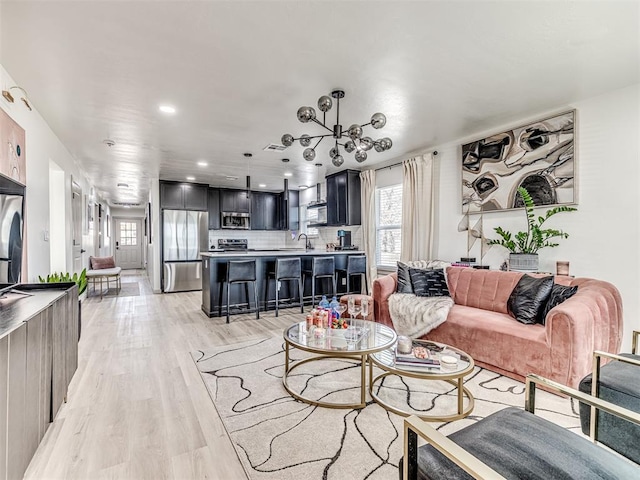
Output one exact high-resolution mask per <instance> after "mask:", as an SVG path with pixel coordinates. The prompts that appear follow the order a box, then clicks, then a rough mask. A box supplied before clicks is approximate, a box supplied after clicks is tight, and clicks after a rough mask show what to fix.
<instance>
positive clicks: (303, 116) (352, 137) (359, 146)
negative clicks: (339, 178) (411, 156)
mask: <svg viewBox="0 0 640 480" xmlns="http://www.w3.org/2000/svg"><path fill="white" fill-rule="evenodd" d="M331 97H333V98H335V99H336V123H335V125H333V128H331V127H329V126H327V112H328V111H329V110H331V107H333V100H331ZM331 97H329V96H327V95H323V96H322V97H320V98H319V99H318V108H319V109H320V111H321V112H322V122H321V121H319V120H318V119H317V118H316V110H315V109H314V108H313V107H300V108H299V109H298V120H300V121H301V122H302V123H309V122H314V123H317V124H318V125H320V126H321V127H323V128H324V129H326V130H328V131H329V132H331V133H325V134H324V135H313V136H311V135H307V134H304V135H301V136H300V137H298V138H293V135H290V134H288V133H285V134H284V135H283V136H282V139H281V142H282V145H284V146H285V147H290V146H291V145H293V142H295V141H296V140H297V141H299V142H300V145H302V146H303V147H307V148H305V150H304V152H302V156H303V157H304V159H305V160H307V161H308V162H312V161H313V160H314V159H315V158H316V148H318V145H319V144H320V142H322V140H324V139H325V138H327V137H333V138H334V139H335V145H334V146H333V147H332V148H331V150H329V156H330V157H331V162H332V163H333V164H334V165H335V166H336V167H340V166H341V165H342V164H343V163H344V158H342V155H341V154H340V147H342V148H344V149H345V151H346V152H348V153H352V152H356V153H355V159H356V161H357V162H360V163H362V162H364V161H365V160H366V159H367V152H368V151H369V150H371V149H372V148H373V149H375V151H376V152H384V151H386V150H389V149H390V148H391V146H392V145H393V142H392V141H391V139H390V138H388V137H384V138H381V139H379V140H373V139H372V138H371V137H363V136H362V135H363V128H364V127H366V126H368V125H371V126H372V127H373V128H375V129H376V130H378V129H380V128H382V127H384V126H385V124H386V123H387V117H385V116H384V115H383V114H382V113H374V114H373V115H371V121H370V122H369V123H364V124H362V125H359V124H357V123H354V124H353V125H351V126H350V127H349V129H348V130H347V131H346V132H343V131H342V125H340V99H341V98H344V91H343V90H334V91H333V92H331ZM343 136H347V137H349V139H348V140H346V141H345V142H344V143H340V140H341V139H342V138H343ZM316 138H317V139H318V141H317V142H316V144H315V145H314V146H313V147H310V145H311V141H312V140H314V139H316Z"/></svg>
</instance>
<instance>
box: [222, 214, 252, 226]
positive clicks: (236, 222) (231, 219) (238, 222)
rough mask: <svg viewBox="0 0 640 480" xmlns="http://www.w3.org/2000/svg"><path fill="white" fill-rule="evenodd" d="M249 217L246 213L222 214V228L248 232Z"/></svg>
mask: <svg viewBox="0 0 640 480" xmlns="http://www.w3.org/2000/svg"><path fill="white" fill-rule="evenodd" d="M249 221H250V216H249V214H248V213H238V212H222V222H221V225H220V226H221V227H222V228H231V229H236V230H249V225H250V223H249Z"/></svg>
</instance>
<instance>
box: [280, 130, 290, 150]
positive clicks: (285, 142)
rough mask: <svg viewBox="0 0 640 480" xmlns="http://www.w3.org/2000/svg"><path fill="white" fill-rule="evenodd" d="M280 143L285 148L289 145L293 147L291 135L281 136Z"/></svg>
mask: <svg viewBox="0 0 640 480" xmlns="http://www.w3.org/2000/svg"><path fill="white" fill-rule="evenodd" d="M280 142H281V143H282V145H284V146H285V147H290V146H291V145H293V135H289V134H288V133H285V134H284V135H282V138H281V139H280Z"/></svg>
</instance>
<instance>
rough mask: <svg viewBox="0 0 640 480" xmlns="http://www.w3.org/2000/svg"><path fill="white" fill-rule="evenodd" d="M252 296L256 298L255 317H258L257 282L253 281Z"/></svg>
mask: <svg viewBox="0 0 640 480" xmlns="http://www.w3.org/2000/svg"><path fill="white" fill-rule="evenodd" d="M253 298H255V299H256V319H258V318H260V302H258V283H257V282H256V281H255V280H254V282H253Z"/></svg>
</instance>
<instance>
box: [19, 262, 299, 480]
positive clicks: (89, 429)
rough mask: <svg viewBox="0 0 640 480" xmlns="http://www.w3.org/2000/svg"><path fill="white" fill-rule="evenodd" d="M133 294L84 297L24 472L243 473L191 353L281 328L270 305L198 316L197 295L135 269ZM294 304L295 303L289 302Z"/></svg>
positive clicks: (81, 475)
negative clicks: (58, 393) (70, 364)
mask: <svg viewBox="0 0 640 480" xmlns="http://www.w3.org/2000/svg"><path fill="white" fill-rule="evenodd" d="M135 281H137V282H139V285H140V296H137V297H105V298H103V299H102V300H101V299H100V298H99V297H90V298H88V299H87V300H86V301H85V302H84V303H83V307H82V338H81V340H80V345H79V356H80V358H79V367H78V371H77V372H76V374H75V376H74V378H73V380H72V382H71V385H70V388H69V395H68V403H67V404H65V405H63V407H62V409H61V410H60V412H59V414H58V416H57V418H56V420H55V421H54V422H53V423H52V424H51V426H50V427H49V430H48V431H47V434H46V436H45V437H44V439H43V441H42V443H41V444H40V447H39V448H38V451H37V452H36V455H35V456H34V458H33V460H32V461H31V464H30V465H29V469H28V470H27V472H26V475H25V478H26V479H49V478H70V479H94V478H95V479H153V480H158V479H163V478H175V479H192V478H194V479H195V478H207V479H225V480H226V479H246V478H247V477H246V475H245V473H244V470H243V469H242V466H241V464H240V462H239V460H238V459H237V457H236V454H235V451H234V449H233V447H232V445H231V442H230V441H229V439H228V437H227V434H226V432H225V430H224V427H223V425H222V422H221V421H220V418H219V416H218V414H217V412H216V409H215V407H214V406H213V402H212V401H211V399H210V397H209V394H208V392H207V390H206V388H205V386H204V384H203V382H202V380H201V378H200V375H199V374H198V371H197V369H196V367H195V366H194V364H193V361H192V360H191V356H190V352H193V351H196V350H198V349H206V348H210V347H213V346H216V345H226V344H232V343H237V342H242V341H245V340H250V339H254V338H263V337H265V336H270V335H272V336H280V335H281V334H282V329H283V328H284V327H285V326H287V325H289V324H291V317H289V318H287V315H284V316H283V315H282V310H281V315H280V316H279V317H278V318H276V317H275V315H274V313H273V311H270V312H267V313H265V312H263V313H261V318H260V319H259V320H256V319H255V316H254V315H243V316H235V317H232V320H231V323H230V324H229V325H227V324H226V323H225V319H224V318H212V319H210V318H207V317H206V315H204V313H202V311H201V310H200V304H201V293H200V292H187V293H172V294H165V295H162V294H156V295H154V294H153V293H152V292H151V289H150V286H149V282H148V281H147V278H146V277H145V276H144V272H141V271H136V272H126V273H125V274H124V275H123V278H122V282H123V283H125V282H135ZM292 310H293V311H295V312H298V314H299V311H298V310H295V309H292Z"/></svg>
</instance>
